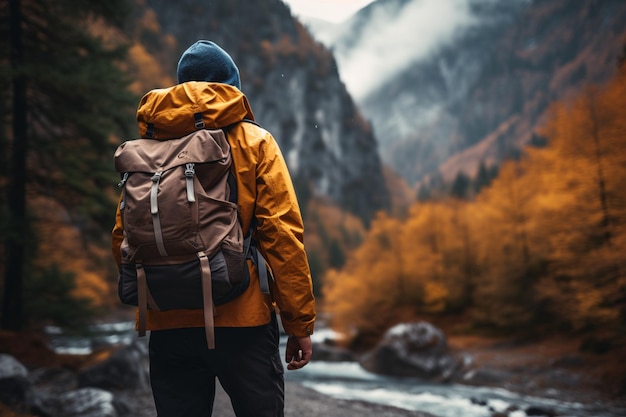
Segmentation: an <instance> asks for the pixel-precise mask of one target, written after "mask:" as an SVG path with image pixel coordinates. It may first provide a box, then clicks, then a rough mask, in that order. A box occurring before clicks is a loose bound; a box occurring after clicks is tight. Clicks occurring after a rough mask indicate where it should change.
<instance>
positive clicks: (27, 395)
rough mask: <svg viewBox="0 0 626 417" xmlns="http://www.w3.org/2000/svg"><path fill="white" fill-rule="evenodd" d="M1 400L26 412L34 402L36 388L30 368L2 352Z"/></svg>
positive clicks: (0, 369) (0, 355)
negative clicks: (33, 384)
mask: <svg viewBox="0 0 626 417" xmlns="http://www.w3.org/2000/svg"><path fill="white" fill-rule="evenodd" d="M0 402H2V403H4V404H7V405H9V406H10V407H11V408H13V409H14V410H16V411H18V412H26V411H28V410H29V409H30V407H31V406H32V404H33V403H34V390H33V386H32V384H31V382H30V381H29V380H28V370H27V369H26V367H25V366H24V365H22V364H21V363H20V362H19V361H18V360H17V359H15V358H14V357H13V356H11V355H6V354H0Z"/></svg>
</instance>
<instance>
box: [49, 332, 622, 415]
mask: <svg viewBox="0 0 626 417" xmlns="http://www.w3.org/2000/svg"><path fill="white" fill-rule="evenodd" d="M48 333H49V334H50V339H51V344H52V347H53V348H54V349H55V350H56V351H57V352H58V353H69V354H88V353H90V352H91V351H92V349H93V348H94V347H95V346H104V345H107V344H119V343H122V344H129V343H132V342H133V341H135V340H136V338H137V336H136V333H135V331H134V322H119V323H108V324H98V325H93V326H91V327H90V333H89V334H88V335H86V336H68V335H65V334H63V332H62V330H61V329H58V328H49V329H48ZM327 336H328V334H327V333H325V332H323V331H321V332H316V334H315V339H317V340H315V339H314V341H321V340H323V339H324V338H325V337H327ZM281 342H282V346H281V353H282V352H284V345H285V343H286V339H285V338H283V339H282V340H281ZM285 379H286V381H293V382H298V383H301V384H302V385H304V386H306V387H309V388H311V389H314V390H316V391H318V392H320V393H323V394H326V395H329V396H331V397H336V398H341V399H346V400H358V401H365V402H373V403H379V404H384V405H390V406H394V407H398V408H403V409H406V410H415V411H423V412H428V413H431V414H434V415H436V416H439V417H491V416H492V415H493V414H494V412H498V411H501V412H504V411H507V412H508V416H509V417H527V416H528V415H529V414H527V413H526V410H528V409H529V407H539V408H541V409H544V410H551V411H552V412H555V413H557V415H559V416H560V417H626V407H617V406H610V405H607V404H604V403H601V402H598V403H595V404H583V403H577V402H572V401H560V400H555V399H550V398H540V397H533V396H524V395H520V394H516V393H514V392H510V391H507V390H504V389H498V388H491V387H473V386H465V385H460V384H436V383H426V382H422V381H420V380H417V379H414V378H394V377H387V376H380V375H376V374H372V373H369V372H367V371H365V370H363V369H362V368H361V367H360V366H359V365H358V364H357V363H355V362H321V361H313V362H311V363H310V364H309V365H307V366H306V367H305V368H303V369H301V370H298V371H287V372H285ZM553 394H555V395H553V396H554V397H558V393H556V392H555V393H553ZM535 415H536V414H535Z"/></svg>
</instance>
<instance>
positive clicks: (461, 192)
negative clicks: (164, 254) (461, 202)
mask: <svg viewBox="0 0 626 417" xmlns="http://www.w3.org/2000/svg"><path fill="white" fill-rule="evenodd" d="M469 191H470V179H469V177H468V176H467V175H465V173H464V172H459V173H458V174H457V175H456V178H455V179H454V182H453V183H452V187H451V189H450V194H451V195H452V196H453V197H456V198H460V199H465V198H467V197H468V194H469Z"/></svg>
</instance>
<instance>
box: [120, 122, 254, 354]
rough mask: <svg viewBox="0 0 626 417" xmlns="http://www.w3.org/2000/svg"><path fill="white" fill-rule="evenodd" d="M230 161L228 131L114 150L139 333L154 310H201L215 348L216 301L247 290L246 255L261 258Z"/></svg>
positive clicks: (125, 268)
mask: <svg viewBox="0 0 626 417" xmlns="http://www.w3.org/2000/svg"><path fill="white" fill-rule="evenodd" d="M231 165H232V159H231V154H230V146H229V144H228V140H227V138H226V134H225V132H224V131H223V130H222V129H216V130H208V129H201V130H197V131H195V132H193V133H191V134H189V135H187V136H184V137H182V138H179V139H169V140H155V139H136V140H131V141H127V142H124V143H122V144H121V145H120V146H119V147H118V149H117V151H116V152H115V167H116V169H117V171H118V172H120V173H121V174H122V181H121V182H120V186H121V187H122V198H121V203H120V212H121V215H122V224H123V227H124V240H123V242H122V245H121V255H122V265H121V268H120V277H119V282H118V294H119V297H120V300H121V301H122V302H123V303H125V304H130V305H135V306H138V330H139V335H140V336H143V335H145V331H146V314H147V309H152V310H157V311H164V310H171V309H200V308H202V309H204V319H205V327H206V333H207V343H208V345H209V348H214V346H215V338H214V332H213V325H214V322H213V314H214V305H219V304H223V303H225V302H228V301H230V300H232V299H233V298H235V297H237V296H238V295H240V294H241V293H242V292H243V291H245V289H246V288H247V287H248V285H249V282H250V277H249V271H248V267H247V264H246V259H248V258H251V259H254V260H256V259H255V257H256V256H258V255H257V253H256V252H255V253H254V255H255V256H254V257H253V256H251V245H250V241H251V234H252V231H250V232H249V233H248V235H247V236H246V237H244V236H243V233H242V230H241V225H240V223H239V220H238V213H237V204H236V189H235V188H236V186H235V184H236V183H235V181H234V177H233V176H232V174H231ZM233 196H235V197H233ZM251 229H252V228H251ZM259 264H263V266H265V265H264V261H263V260H261V261H260V262H259Z"/></svg>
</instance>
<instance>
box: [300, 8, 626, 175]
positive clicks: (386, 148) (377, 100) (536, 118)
mask: <svg viewBox="0 0 626 417" xmlns="http://www.w3.org/2000/svg"><path fill="white" fill-rule="evenodd" d="M451 4H453V6H454V7H451V6H450V5H451ZM446 5H447V6H449V10H448V9H444V6H446ZM431 16H432V17H431ZM437 16H438V17H439V18H437ZM312 28H313V29H315V28H316V26H314V25H312ZM445 28H448V29H447V30H444V29H445ZM333 33H334V34H335V35H334V36H335V37H334V38H332V37H331V38H332V40H330V41H328V42H329V43H328V44H329V45H330V46H332V48H333V50H334V51H335V54H336V56H337V60H338V63H339V68H340V72H341V73H342V76H344V78H346V77H348V74H345V73H344V72H345V71H349V70H350V69H351V68H350V66H354V64H355V60H357V59H359V57H362V56H363V54H365V53H366V52H368V53H370V54H372V55H373V56H375V57H377V61H384V62H387V63H390V62H393V63H394V65H393V66H387V67H385V66H379V64H380V63H378V62H377V61H376V60H374V61H371V62H372V65H373V66H370V68H378V74H377V76H376V77H374V78H371V77H370V78H369V79H368V80H367V87H368V88H367V89H363V88H362V86H361V87H359V88H358V89H357V88H356V87H353V86H351V85H350V84H349V87H351V90H355V91H354V92H355V93H357V94H356V95H355V97H357V102H358V104H359V106H360V109H361V110H362V112H363V114H364V115H365V117H366V118H367V119H368V120H371V121H372V124H373V126H374V131H375V134H376V137H377V138H378V139H379V142H380V147H381V157H382V159H383V160H384V162H385V163H387V164H389V165H390V166H391V167H392V168H393V169H395V170H396V171H397V172H399V173H400V174H401V175H402V176H403V177H404V178H406V179H407V180H408V181H410V182H411V183H417V182H420V181H422V180H424V179H425V178H427V177H428V176H432V175H433V174H438V173H440V174H441V175H442V176H443V177H444V178H445V179H446V180H451V179H453V178H454V176H455V175H456V174H457V173H458V172H460V171H463V172H465V173H466V174H469V175H474V174H475V173H476V171H477V169H478V167H479V165H480V163H481V162H484V163H485V164H487V165H488V166H489V165H497V164H498V163H499V162H501V161H502V159H504V158H507V157H509V156H511V155H514V154H516V153H517V152H519V149H520V147H521V146H523V145H524V144H527V143H529V141H531V140H532V138H533V134H534V132H535V129H536V127H537V126H538V125H539V124H540V123H541V122H542V118H543V117H544V116H545V112H546V109H547V108H548V106H549V105H550V103H552V102H553V101H555V100H566V99H567V97H569V96H570V95H571V94H573V93H575V92H577V91H580V90H581V89H583V88H584V87H585V86H586V85H589V84H597V83H602V82H604V81H606V80H607V79H609V78H610V77H611V76H612V75H613V74H614V73H615V71H616V69H617V60H618V56H619V55H620V53H621V51H622V50H623V46H624V43H625V42H626V2H624V1H622V0H580V1H569V0H547V1H546V0H542V1H539V0H534V1H533V0H513V1H504V0H501V1H493V0H460V1H457V2H450V3H442V2H436V1H435V0H378V1H376V2H374V3H372V4H370V5H369V6H368V7H366V8H365V9H363V10H361V11H360V12H359V13H357V14H356V15H355V16H354V17H353V18H351V19H350V20H349V21H347V22H345V23H343V24H342V27H340V28H335V30H334V32H333ZM433 33H434V34H435V35H437V37H436V39H437V42H431V43H428V44H426V43H424V39H425V37H428V36H433ZM324 36H326V38H325V39H329V37H328V31H327V29H326V31H325V32H324ZM383 45H387V48H382V46H383ZM396 51H397V52H396ZM392 52H393V54H392ZM398 55H399V56H402V57H403V58H402V59H400V58H399V57H398ZM374 65H375V67H374Z"/></svg>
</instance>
